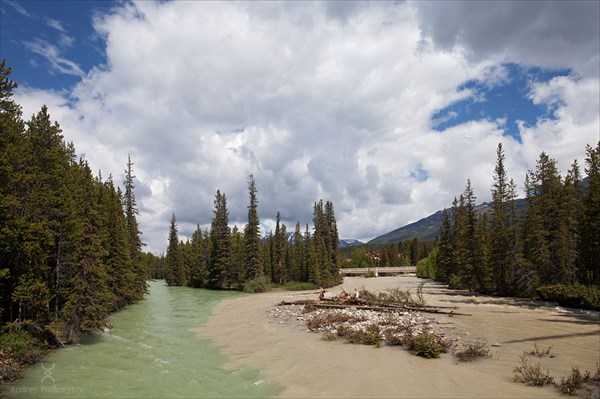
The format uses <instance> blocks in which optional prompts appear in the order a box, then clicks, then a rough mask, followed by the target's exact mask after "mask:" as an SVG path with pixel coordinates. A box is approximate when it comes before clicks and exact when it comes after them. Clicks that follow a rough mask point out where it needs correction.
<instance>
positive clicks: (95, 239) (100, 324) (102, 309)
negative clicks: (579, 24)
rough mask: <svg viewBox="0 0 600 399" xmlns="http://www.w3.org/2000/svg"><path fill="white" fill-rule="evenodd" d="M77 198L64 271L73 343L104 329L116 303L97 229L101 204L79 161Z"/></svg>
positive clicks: (87, 170) (65, 310)
mask: <svg viewBox="0 0 600 399" xmlns="http://www.w3.org/2000/svg"><path fill="white" fill-rule="evenodd" d="M75 173H76V181H77V184H76V187H77V191H76V192H75V201H76V209H77V210H78V213H79V215H78V216H79V222H80V228H79V229H78V230H79V234H78V236H77V237H76V240H77V245H76V247H75V250H74V256H75V261H74V265H73V267H70V268H69V269H67V270H65V272H66V274H67V276H68V282H69V287H68V293H69V294H68V296H67V299H66V302H65V304H64V307H63V309H62V314H63V319H64V320H65V322H66V325H67V334H68V335H67V336H68V337H69V341H70V342H77V341H78V340H79V334H80V332H91V331H95V330H101V329H103V328H105V326H106V322H105V319H106V317H107V316H108V313H109V312H110V310H111V307H112V304H113V303H115V298H114V293H112V292H111V291H110V289H109V287H108V273H107V269H106V266H105V265H104V264H103V262H102V258H103V257H105V256H106V254H107V251H106V250H105V249H104V248H103V247H102V242H101V239H100V237H99V236H98V234H97V232H98V231H99V230H101V229H102V226H101V218H100V212H101V210H100V206H99V204H98V202H97V201H95V198H94V197H93V196H90V193H93V192H94V191H95V190H94V181H93V177H92V173H91V170H90V168H89V166H88V165H87V163H86V162H85V161H80V162H79V164H78V165H77V167H76V170H75Z"/></svg>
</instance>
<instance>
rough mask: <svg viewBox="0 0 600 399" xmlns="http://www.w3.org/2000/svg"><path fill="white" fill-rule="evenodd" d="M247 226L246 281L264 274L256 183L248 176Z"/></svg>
mask: <svg viewBox="0 0 600 399" xmlns="http://www.w3.org/2000/svg"><path fill="white" fill-rule="evenodd" d="M248 194H249V197H250V204H249V205H248V224H247V225H246V228H245V230H244V241H245V246H246V259H245V266H246V280H252V279H254V278H256V277H259V276H262V275H263V274H264V270H263V263H262V259H261V256H260V255H261V250H260V221H259V219H258V212H257V207H258V200H257V198H256V183H255V181H254V176H253V175H250V176H248Z"/></svg>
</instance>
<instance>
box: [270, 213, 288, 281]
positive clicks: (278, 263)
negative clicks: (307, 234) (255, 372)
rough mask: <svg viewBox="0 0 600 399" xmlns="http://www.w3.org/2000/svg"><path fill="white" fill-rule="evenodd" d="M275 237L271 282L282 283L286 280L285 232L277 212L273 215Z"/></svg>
mask: <svg viewBox="0 0 600 399" xmlns="http://www.w3.org/2000/svg"><path fill="white" fill-rule="evenodd" d="M275 220H276V221H275V237H274V242H273V282H274V283H277V284H283V283H285V282H286V281H287V276H288V273H287V265H286V254H287V237H286V236H287V232H286V227H285V225H282V224H281V215H280V214H279V212H277V216H276V217H275Z"/></svg>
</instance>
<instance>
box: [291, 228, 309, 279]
mask: <svg viewBox="0 0 600 399" xmlns="http://www.w3.org/2000/svg"><path fill="white" fill-rule="evenodd" d="M303 269H304V242H303V237H302V231H301V230H300V222H298V223H296V228H295V229H294V240H293V244H292V248H291V256H290V278H291V279H292V281H306V278H305V277H304V275H303Z"/></svg>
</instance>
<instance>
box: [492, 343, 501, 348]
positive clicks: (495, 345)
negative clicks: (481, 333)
mask: <svg viewBox="0 0 600 399" xmlns="http://www.w3.org/2000/svg"><path fill="white" fill-rule="evenodd" d="M492 346H493V347H496V348H497V347H499V346H500V344H499V343H497V342H496V343H495V344H492Z"/></svg>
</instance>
